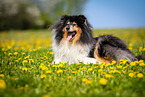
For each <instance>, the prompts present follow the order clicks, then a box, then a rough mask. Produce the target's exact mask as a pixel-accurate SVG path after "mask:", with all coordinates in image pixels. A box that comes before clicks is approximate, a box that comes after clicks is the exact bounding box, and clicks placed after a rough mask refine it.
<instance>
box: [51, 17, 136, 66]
mask: <svg viewBox="0 0 145 97" xmlns="http://www.w3.org/2000/svg"><path fill="white" fill-rule="evenodd" d="M51 29H54V30H53V44H52V47H53V51H54V53H55V55H54V60H55V61H56V64H58V63H59V62H60V61H65V62H66V63H68V64H73V63H78V62H84V63H94V64H95V63H96V61H98V62H99V63H101V62H105V63H110V62H111V61H113V60H115V61H117V62H119V61H120V59H124V60H128V62H129V63H130V62H132V61H135V60H137V58H135V57H134V55H133V54H132V52H131V51H130V50H129V49H128V48H127V46H126V44H125V43H124V42H123V41H122V40H120V39H119V38H117V37H114V36H111V35H103V36H99V37H97V38H93V36H92V27H91V26H90V24H89V23H88V21H87V19H86V17H85V16H84V15H72V16H69V15H64V16H62V17H61V20H60V21H59V22H58V23H57V24H55V25H52V26H51Z"/></svg>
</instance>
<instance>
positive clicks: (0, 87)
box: [0, 79, 6, 89]
mask: <svg viewBox="0 0 145 97" xmlns="http://www.w3.org/2000/svg"><path fill="white" fill-rule="evenodd" d="M5 88H6V83H5V81H4V80H2V79H0V89H5Z"/></svg>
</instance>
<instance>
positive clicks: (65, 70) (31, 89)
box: [0, 28, 145, 97]
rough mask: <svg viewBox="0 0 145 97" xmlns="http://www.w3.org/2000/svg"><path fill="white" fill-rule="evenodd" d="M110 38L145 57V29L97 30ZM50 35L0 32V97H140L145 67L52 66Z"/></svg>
mask: <svg viewBox="0 0 145 97" xmlns="http://www.w3.org/2000/svg"><path fill="white" fill-rule="evenodd" d="M93 32H94V36H99V35H103V34H112V35H114V36H117V37H119V38H121V39H122V40H124V41H125V42H126V44H127V45H129V49H130V50H131V51H132V52H133V53H134V54H135V56H137V55H145V48H144V43H145V29H143V28H140V29H100V30H94V31H93ZM51 43H52V41H51V32H50V31H47V30H26V31H9V32H4V31H3V32H1V33H0V97H11V96H14V97H29V96H36V97H37V96H38V97H53V96H59V97H61V96H69V97H70V96H80V97H81V96H92V97H94V96H106V97H109V96H111V97H115V96H123V97H124V96H134V97H143V96H145V63H144V61H135V62H132V63H131V64H128V63H127V61H126V60H121V62H120V63H118V64H116V63H115V61H113V62H112V63H110V64H103V63H102V64H98V63H96V64H83V63H78V64H72V65H67V64H66V63H65V62H61V63H60V64H54V65H52V64H51V63H52V61H53V55H54V52H52V49H51Z"/></svg>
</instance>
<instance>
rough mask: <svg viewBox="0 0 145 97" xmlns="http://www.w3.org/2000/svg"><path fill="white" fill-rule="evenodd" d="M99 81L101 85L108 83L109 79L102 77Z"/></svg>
mask: <svg viewBox="0 0 145 97" xmlns="http://www.w3.org/2000/svg"><path fill="white" fill-rule="evenodd" d="M99 83H100V84H101V85H106V84H107V81H106V79H105V78H101V79H100V80H99Z"/></svg>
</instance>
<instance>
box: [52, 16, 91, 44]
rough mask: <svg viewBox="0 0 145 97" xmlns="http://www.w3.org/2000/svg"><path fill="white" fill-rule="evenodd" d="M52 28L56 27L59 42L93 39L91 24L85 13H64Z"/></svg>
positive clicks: (83, 41) (88, 40)
mask: <svg viewBox="0 0 145 97" xmlns="http://www.w3.org/2000/svg"><path fill="white" fill-rule="evenodd" d="M51 28H52V29H55V34H54V35H55V37H54V38H55V39H56V40H57V42H58V43H60V42H64V41H68V42H70V43H74V44H75V43H77V42H82V43H89V42H90V41H91V39H92V32H91V26H90V24H89V23H88V21H87V19H86V17H85V16H84V15H71V16H70V15H63V16H62V17H61V19H60V21H59V22H58V23H57V24H55V25H53V26H52V27H51Z"/></svg>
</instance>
